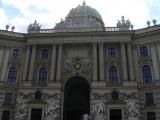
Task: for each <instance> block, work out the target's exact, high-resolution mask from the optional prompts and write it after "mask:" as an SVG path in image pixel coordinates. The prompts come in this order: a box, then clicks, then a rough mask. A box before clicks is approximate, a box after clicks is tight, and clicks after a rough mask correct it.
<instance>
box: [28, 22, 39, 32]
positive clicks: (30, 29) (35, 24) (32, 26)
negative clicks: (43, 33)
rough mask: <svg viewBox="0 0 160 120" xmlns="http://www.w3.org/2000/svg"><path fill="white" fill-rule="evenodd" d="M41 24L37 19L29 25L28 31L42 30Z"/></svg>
mask: <svg viewBox="0 0 160 120" xmlns="http://www.w3.org/2000/svg"><path fill="white" fill-rule="evenodd" d="M40 28H41V25H40V24H39V23H37V21H36V20H35V21H34V23H33V24H30V25H29V26H28V33H37V32H39V31H40Z"/></svg>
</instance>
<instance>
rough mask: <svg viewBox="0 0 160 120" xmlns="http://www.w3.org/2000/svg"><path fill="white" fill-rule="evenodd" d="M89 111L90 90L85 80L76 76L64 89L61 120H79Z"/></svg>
mask: <svg viewBox="0 0 160 120" xmlns="http://www.w3.org/2000/svg"><path fill="white" fill-rule="evenodd" d="M89 111H90V90H89V83H88V81H87V80H86V79H84V78H82V77H79V76H76V77H72V78H71V79H69V80H68V81H67V83H66V84H65V87H64V110H63V120H81V117H82V115H83V114H89Z"/></svg>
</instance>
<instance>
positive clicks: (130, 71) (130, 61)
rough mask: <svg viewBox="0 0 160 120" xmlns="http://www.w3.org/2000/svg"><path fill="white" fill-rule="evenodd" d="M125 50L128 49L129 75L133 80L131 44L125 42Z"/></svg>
mask: <svg viewBox="0 0 160 120" xmlns="http://www.w3.org/2000/svg"><path fill="white" fill-rule="evenodd" d="M127 50H128V52H127V54H128V62H129V76H130V80H131V81H133V80H135V77H134V65H133V51H132V46H131V44H127Z"/></svg>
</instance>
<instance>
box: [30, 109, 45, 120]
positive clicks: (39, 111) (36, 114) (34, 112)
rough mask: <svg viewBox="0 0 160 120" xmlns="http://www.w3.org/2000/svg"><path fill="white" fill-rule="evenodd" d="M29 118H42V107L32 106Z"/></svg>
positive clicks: (34, 119)
mask: <svg viewBox="0 0 160 120" xmlns="http://www.w3.org/2000/svg"><path fill="white" fill-rule="evenodd" d="M31 120H42V109H41V108H32V110H31Z"/></svg>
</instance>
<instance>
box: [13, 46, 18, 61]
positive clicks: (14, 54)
mask: <svg viewBox="0 0 160 120" xmlns="http://www.w3.org/2000/svg"><path fill="white" fill-rule="evenodd" d="M19 55H20V49H17V48H16V49H13V51H12V59H14V60H17V59H18V58H19Z"/></svg>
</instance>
